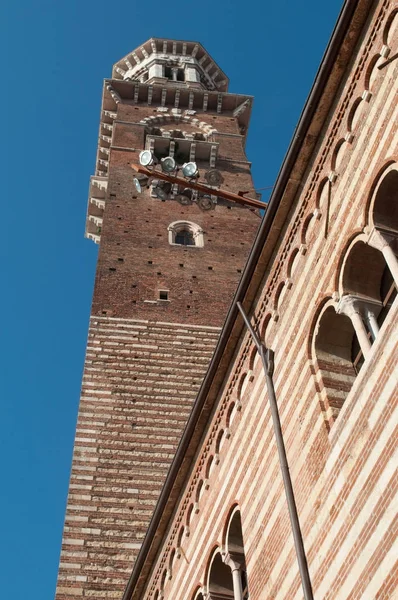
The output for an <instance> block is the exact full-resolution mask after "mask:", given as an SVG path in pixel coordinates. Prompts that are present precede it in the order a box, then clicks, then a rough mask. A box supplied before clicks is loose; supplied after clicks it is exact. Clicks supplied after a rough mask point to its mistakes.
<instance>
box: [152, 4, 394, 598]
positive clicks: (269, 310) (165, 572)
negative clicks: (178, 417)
mask: <svg viewBox="0 0 398 600" xmlns="http://www.w3.org/2000/svg"><path fill="white" fill-rule="evenodd" d="M374 7H375V10H374V14H373V15H372V16H371V18H370V20H369V22H368V24H367V29H366V30H365V32H364V34H363V36H362V39H361V43H360V46H359V47H358V48H357V52H356V54H355V56H354V59H353V63H352V64H351V65H350V69H349V72H348V74H347V78H346V80H345V83H344V86H343V87H342V89H341V91H340V95H339V97H338V98H337V99H336V103H335V107H334V111H333V113H332V114H331V115H330V118H329V119H328V122H327V124H326V126H325V130H324V132H323V136H322V140H321V141H320V143H319V147H318V148H317V152H316V154H315V155H314V157H313V160H312V163H311V169H310V170H309V171H308V173H307V175H306V177H305V179H304V180H303V182H302V189H301V191H300V193H299V195H298V196H297V197H296V199H295V204H294V206H293V208H292V211H291V214H290V221H289V224H288V225H287V227H286V229H285V231H284V233H283V235H281V237H280V240H279V244H278V250H277V252H276V256H275V259H274V261H273V263H272V266H271V268H270V271H269V272H268V273H267V276H266V278H265V280H264V284H263V286H262V289H261V292H260V294H259V296H258V298H257V303H256V306H255V310H254V315H255V320H256V321H257V323H258V326H259V329H260V331H262V332H263V335H265V341H266V343H267V345H268V346H270V347H271V348H273V349H274V351H275V375H274V379H275V387H276V396H277V399H278V405H279V410H280V414H281V420H282V427H283V434H284V438H285V443H286V448H287V454H288V460H289V465H290V471H291V475H292V480H293V486H294V490H295V495H296V501H297V506H298V512H299V518H300V522H301V527H302V532H303V538H304V544H305V548H306V552H307V557H308V563H309V570H310V576H311V581H312V586H313V591H314V597H315V598H316V600H326V599H328V600H348V599H350V600H351V599H352V600H354V599H359V598H361V599H363V600H373V599H376V598H377V599H378V600H381V599H383V600H384V599H387V598H391V599H392V598H396V597H398V570H397V556H398V544H397V539H396V538H397V507H398V502H397V498H398V496H397V484H398V477H397V458H398V455H397V434H398V407H397V403H398V402H397V401H398V385H397V384H398V375H397V373H398V369H397V358H398V335H397V334H398V328H397V319H398V300H397V299H396V300H395V302H394V304H393V306H392V308H391V310H390V312H389V314H388V316H387V319H386V320H385V322H384V324H383V326H382V328H381V330H380V332H379V334H378V335H377V337H376V340H375V342H374V343H373V345H372V347H371V350H370V352H369V355H368V356H367V357H366V360H365V363H364V365H363V367H362V369H361V371H360V373H359V375H358V376H357V377H356V378H355V380H354V382H353V383H352V381H353V376H352V373H350V374H349V377H347V376H346V374H345V373H343V372H342V373H337V374H336V373H335V374H333V370H332V369H329V374H328V375H329V379H327V380H325V378H322V376H321V374H320V365H321V366H322V362H321V361H320V364H318V361H317V356H316V354H315V353H314V338H315V336H316V334H317V332H316V323H317V320H318V316H319V314H320V311H321V310H322V307H323V306H325V305H326V304H327V303H328V302H329V303H330V305H333V306H337V305H338V302H339V300H340V299H341V296H342V281H341V279H342V278H341V273H342V268H343V265H344V257H345V255H346V252H347V249H348V248H349V247H350V244H352V242H353V240H354V238H355V237H356V236H357V237H358V239H363V240H367V239H368V237H367V236H368V235H369V231H370V229H371V227H372V219H371V216H370V215H371V210H372V198H373V195H374V190H375V189H376V187H377V184H378V182H379V181H380V180H381V178H382V177H383V173H385V172H387V171H388V169H391V168H396V169H398V139H397V138H398V136H397V122H398V103H397V97H398V85H397V82H398V60H397V59H396V58H395V59H393V60H391V61H390V62H386V55H388V54H389V53H388V50H386V48H385V46H386V45H387V46H388V47H389V48H390V54H389V55H390V56H394V54H396V52H397V48H398V17H397V16H395V20H393V17H394V14H395V15H398V4H397V3H396V2H392V1H391V2H388V1H385V2H379V3H375V5H374ZM394 11H395V13H394ZM379 67H380V68H379ZM359 99H360V101H358V100H359ZM361 103H362V104H361ZM359 107H360V108H359ZM357 110H359V111H360V112H359V113H357V114H356V116H355V112H356V111H357ZM325 183H326V184H327V186H328V187H327V188H325ZM325 189H326V190H328V192H327V193H325ZM392 210H393V209H392ZM361 236H362V237H361ZM368 268H369V265H367V264H363V265H362V269H363V270H364V272H366V269H368ZM361 276H362V275H361ZM343 370H344V368H343ZM333 377H335V380H334V382H333ZM344 377H345V380H344ZM343 380H344V381H345V384H346V386H345V389H344V385H342V384H340V385H339V381H340V382H342V381H343ZM328 396H331V397H329V398H328ZM336 396H338V398H339V399H340V400H341V402H338V403H336V402H333V399H334V398H335V397H336ZM332 409H333V410H332ZM336 409H337V410H336ZM234 505H239V507H240V511H241V516H242V529H243V538H244V546H245V554H246V562H247V575H248V582H249V593H250V600H269V599H271V598H272V599H273V600H300V599H301V598H303V593H302V589H301V585H300V578H299V573H298V567H297V562H296V558H295V552H294V545H293V539H292V534H291V529H290V522H289V517H288V512H287V506H286V500H285V496H284V491H283V484H282V479H281V475H280V468H279V463H278V457H277V453H276V448H275V442H274V435H273V430H272V425H271V417H270V411H269V406H268V402H267V393H266V387H265V379H264V375H263V371H262V366H261V362H260V360H259V357H258V355H256V352H255V349H254V347H253V344H252V342H251V340H250V339H249V337H248V335H245V336H244V338H243V339H242V340H241V344H240V349H239V353H238V355H237V357H236V359H235V361H234V363H233V364H232V365H231V370H230V375H229V379H228V381H227V382H226V384H225V386H224V388H223V393H222V395H221V397H220V399H219V402H218V404H217V407H216V410H215V412H214V415H213V417H212V420H211V421H210V422H209V424H208V428H207V433H206V436H205V439H204V440H203V443H202V445H201V446H200V448H199V451H198V455H197V458H196V462H195V465H194V468H193V470H192V474H191V476H190V479H189V482H188V483H187V485H186V487H185V489H184V493H183V494H182V497H181V501H180V503H179V505H178V507H177V508H176V512H175V515H174V517H173V520H172V523H171V526H170V528H169V530H168V532H167V533H166V535H165V539H164V542H163V545H162V551H161V552H160V553H159V556H158V559H157V561H156V564H155V566H154V568H153V571H152V575H151V577H150V579H149V581H148V584H147V587H146V590H145V593H144V595H143V596H142V597H143V598H145V599H148V600H149V599H154V598H164V599H165V600H169V599H173V600H191V599H193V598H195V597H196V593H197V592H198V590H201V591H202V593H203V594H204V597H206V593H207V590H208V584H209V580H208V577H209V566H210V564H211V561H212V557H213V556H214V553H215V552H221V553H222V554H223V555H224V554H225V551H226V550H227V548H226V547H225V535H226V533H225V528H226V526H227V523H228V519H229V515H230V513H231V509H232V508H233V507H234ZM192 507H193V510H192ZM173 550H174V551H175V553H173ZM220 597H223V598H224V597H225V598H230V597H231V596H230V595H228V593H226V592H225V595H224V596H223V595H222V594H221V596H220Z"/></svg>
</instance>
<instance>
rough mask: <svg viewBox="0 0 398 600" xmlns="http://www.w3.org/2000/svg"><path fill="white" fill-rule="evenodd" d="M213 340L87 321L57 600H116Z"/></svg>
mask: <svg viewBox="0 0 398 600" xmlns="http://www.w3.org/2000/svg"><path fill="white" fill-rule="evenodd" d="M218 335H219V328H216V327H204V326H202V327H201V326H195V325H191V326H189V325H179V324H175V323H173V324H170V323H162V322H149V321H139V320H133V319H118V318H109V317H92V318H91V323H90V329H89V337H88V345H87V355H86V363H85V371H84V376H83V386H82V395H81V402H80V408H79V415H78V422H77V429H76V438H75V446H74V453H73V465H72V473H71V479H70V486H69V497H68V505H67V511H66V518H65V528H64V537H63V543H62V553H61V562H60V568H59V575H58V587H57V599H58V600H64V599H66V598H70V597H74V596H84V597H93V598H120V596H121V591H122V590H123V588H124V585H125V584H126V581H127V579H128V575H129V572H130V570H131V567H132V564H133V561H134V558H135V556H136V555H137V552H138V550H139V548H140V546H141V543H142V539H143V537H144V535H145V532H146V529H147V527H148V523H149V520H150V518H151V515H152V512H153V507H154V505H155V503H156V500H157V497H158V495H159V492H160V489H161V486H162V483H163V481H164V478H165V475H166V472H167V469H168V467H169V465H170V462H171V460H172V458H173V456H174V453H175V450H176V447H177V444H178V442H179V439H180V437H181V433H182V429H183V427H184V425H185V423H186V420H187V417H188V415H189V411H190V409H191V406H192V402H193V400H194V399H195V396H196V393H197V390H198V388H199V385H200V383H201V381H202V379H203V376H204V373H205V371H206V368H207V365H208V362H209V360H210V357H211V355H212V352H213V350H214V346H215V343H216V341H217V339H218Z"/></svg>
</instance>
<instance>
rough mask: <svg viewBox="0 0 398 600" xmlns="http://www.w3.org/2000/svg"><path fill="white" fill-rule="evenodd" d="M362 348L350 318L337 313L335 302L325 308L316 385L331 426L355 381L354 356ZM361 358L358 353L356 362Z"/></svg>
mask: <svg viewBox="0 0 398 600" xmlns="http://www.w3.org/2000/svg"><path fill="white" fill-rule="evenodd" d="M360 351H361V348H360V346H359V343H358V340H357V337H356V334H355V330H354V327H353V324H352V322H351V320H350V318H349V317H348V316H347V315H345V314H338V313H337V312H336V310H335V307H334V306H333V305H329V306H327V307H326V308H324V310H323V311H322V313H321V315H320V317H319V318H318V322H317V324H316V326H315V333H314V354H315V359H316V363H315V364H316V368H317V370H316V373H317V388H318V392H319V394H320V404H321V408H322V412H323V415H324V418H325V421H326V425H327V427H328V429H330V428H331V426H332V424H333V423H334V421H335V420H336V418H337V416H338V414H339V412H340V409H341V408H342V406H343V404H344V401H345V399H346V397H347V395H348V393H349V391H350V389H351V387H352V385H353V383H354V381H355V378H356V367H355V364H354V360H355V359H356V358H357V356H358V355H359V352H360ZM360 360H361V359H360V357H359V356H358V359H357V362H359V361H360ZM357 368H360V365H358V367H357Z"/></svg>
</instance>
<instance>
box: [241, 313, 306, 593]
mask: <svg viewBox="0 0 398 600" xmlns="http://www.w3.org/2000/svg"><path fill="white" fill-rule="evenodd" d="M236 305H237V307H238V309H239V312H240V314H241V315H242V318H243V321H244V323H245V325H246V327H247V329H248V330H249V333H250V335H251V337H252V340H253V342H254V344H255V346H256V348H257V351H258V353H259V355H260V357H261V362H262V363H263V369H264V374H265V378H266V382H267V391H268V400H269V405H270V410H271V417H272V423H273V428H274V434H275V441H276V447H277V449H278V456H279V464H280V468H281V473H282V479H283V485H284V488H285V494H286V501H287V506H288V510H289V517H290V524H291V528H292V533H293V540H294V547H295V550H296V556H297V562H298V567H299V571H300V578H301V585H302V588H303V592H304V598H305V600H313V598H314V596H313V593H312V585H311V579H310V574H309V570H308V563H307V556H306V553H305V548H304V542H303V536H302V534H301V528H300V521H299V517H298V512H297V506H296V500H295V497H294V491H293V485H292V479H291V477H290V471H289V464H288V462H287V456H286V449H285V442H284V439H283V433H282V426H281V421H280V417H279V409H278V404H277V401H276V395H275V386H274V380H273V374H274V353H273V351H272V350H271V349H270V348H266V347H265V345H264V344H263V342H262V341H261V340H260V339H259V337H258V335H257V334H256V332H255V331H254V329H253V327H252V325H251V323H250V321H249V318H248V316H247V315H246V313H245V311H244V310H243V306H242V304H241V303H240V302H237V303H236Z"/></svg>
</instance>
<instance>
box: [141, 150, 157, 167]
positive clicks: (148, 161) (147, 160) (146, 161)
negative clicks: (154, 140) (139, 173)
mask: <svg viewBox="0 0 398 600" xmlns="http://www.w3.org/2000/svg"><path fill="white" fill-rule="evenodd" d="M139 161H140V165H142V166H143V167H151V166H152V165H153V164H155V161H156V158H155V156H154V155H153V154H152V152H151V151H150V150H142V152H140V158H139Z"/></svg>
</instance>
